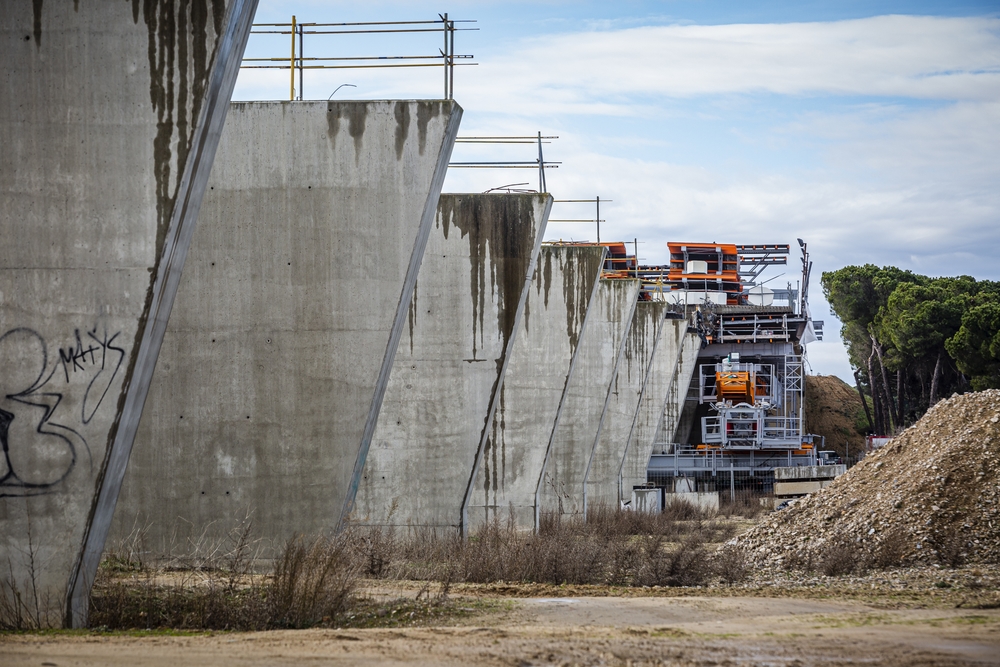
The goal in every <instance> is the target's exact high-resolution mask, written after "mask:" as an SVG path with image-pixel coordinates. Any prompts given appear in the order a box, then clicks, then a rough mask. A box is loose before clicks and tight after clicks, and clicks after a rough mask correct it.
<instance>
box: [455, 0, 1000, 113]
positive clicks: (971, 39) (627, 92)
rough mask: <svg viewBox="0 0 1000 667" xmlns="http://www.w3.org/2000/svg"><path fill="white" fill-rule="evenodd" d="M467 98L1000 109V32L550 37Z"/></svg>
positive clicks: (996, 27) (959, 27) (480, 81)
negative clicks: (934, 102) (724, 99)
mask: <svg viewBox="0 0 1000 667" xmlns="http://www.w3.org/2000/svg"><path fill="white" fill-rule="evenodd" d="M480 69H481V70H482V71H480V72H479V73H478V74H479V75H480V76H477V77H475V78H474V79H473V80H472V81H470V82H469V83H468V84H467V85H463V86H462V93H463V95H464V96H470V95H471V97H472V98H473V99H474V100H475V104H474V105H473V106H477V107H478V106H479V104H478V103H479V101H480V100H482V101H486V100H489V101H490V102H491V104H490V105H489V106H492V107H493V108H495V105H496V100H497V99H498V97H501V98H502V97H503V96H504V95H507V96H510V98H511V99H512V100H518V101H520V100H524V102H525V103H526V104H527V105H528V108H529V109H534V108H536V107H538V106H539V105H540V104H544V105H546V106H547V107H549V108H550V109H551V110H553V111H556V110H557V111H560V112H563V113H565V112H569V111H571V110H573V109H574V108H575V110H576V111H578V112H580V113H591V107H593V106H594V105H595V104H605V103H607V104H613V105H616V106H622V105H627V103H628V98H630V97H633V96H643V95H654V96H668V97H692V96H698V95H716V94H731V93H761V92H766V93H776V94H781V95H803V94H833V95H862V96H890V97H892V96H903V97H911V98H924V99H948V100H955V99H961V100H987V99H988V100H997V99H1000V20H998V19H986V18H936V17H915V16H880V17H875V18H867V19H857V20H850V21H836V22H828V23H788V24H746V25H718V26H655V27H642V28H632V29H626V30H614V31H607V32H596V31H595V32H587V33H573V34H563V35H555V36H548V37H545V38H536V39H532V40H528V41H527V42H526V43H524V44H522V45H517V46H515V47H513V48H512V50H511V55H508V56H504V57H501V58H498V59H496V60H490V61H488V62H484V63H483V64H482V65H481V67H480Z"/></svg>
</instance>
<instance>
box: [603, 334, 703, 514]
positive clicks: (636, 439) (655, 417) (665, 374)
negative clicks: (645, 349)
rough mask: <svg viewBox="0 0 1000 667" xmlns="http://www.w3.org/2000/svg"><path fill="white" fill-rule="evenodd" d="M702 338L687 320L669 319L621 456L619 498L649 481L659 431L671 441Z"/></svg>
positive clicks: (658, 344) (658, 343) (628, 495)
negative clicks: (649, 468)
mask: <svg viewBox="0 0 1000 667" xmlns="http://www.w3.org/2000/svg"><path fill="white" fill-rule="evenodd" d="M699 345H700V343H699V339H698V336H697V335H696V334H694V333H690V332H688V322H687V320H686V319H666V320H664V321H663V324H662V333H661V334H660V336H659V340H658V341H657V344H656V351H655V352H654V354H653V359H652V362H651V363H652V365H651V367H650V369H649V377H648V378H647V380H646V386H645V389H644V390H643V394H642V399H641V400H640V401H639V407H638V409H637V410H636V416H635V420H634V423H633V426H632V433H631V436H630V437H629V439H628V448H627V450H626V452H625V456H624V458H623V459H622V464H621V473H620V480H621V482H620V484H621V486H620V489H619V494H620V495H619V498H620V500H622V501H629V500H630V499H631V497H632V488H633V487H635V486H640V485H642V484H645V483H646V468H647V466H648V465H649V457H650V455H651V454H652V453H653V443H654V442H655V440H656V437H657V435H658V434H659V433H664V434H666V435H665V436H664V439H665V441H666V442H670V441H671V440H672V438H673V434H674V431H675V430H676V428H677V423H678V421H679V420H680V415H681V410H682V409H683V407H684V399H685V398H686V397H687V389H688V386H689V385H690V383H691V375H692V374H693V373H694V369H695V364H696V363H697V360H698V349H699Z"/></svg>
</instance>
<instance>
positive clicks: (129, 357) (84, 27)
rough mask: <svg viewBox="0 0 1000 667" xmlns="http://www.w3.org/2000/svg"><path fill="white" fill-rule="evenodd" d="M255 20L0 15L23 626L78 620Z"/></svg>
mask: <svg viewBox="0 0 1000 667" xmlns="http://www.w3.org/2000/svg"><path fill="white" fill-rule="evenodd" d="M227 4H228V5H229V9H228V11H229V12H233V7H234V6H235V7H237V9H236V10H235V13H228V14H227ZM255 4H256V3H253V5H255ZM252 15H253V6H252V5H251V6H248V4H247V3H246V2H242V1H240V0H234V1H233V2H230V3H222V2H212V3H209V2H208V0H194V1H193V2H191V3H188V4H186V5H182V6H180V7H175V6H174V5H173V4H172V3H160V2H148V3H146V4H145V5H144V6H143V7H142V8H140V6H139V5H138V4H137V3H131V4H130V3H121V2H119V3H107V2H99V3H82V4H81V3H72V4H71V3H66V2H49V3H42V2H34V3H27V2H20V3H13V2H8V3H4V9H3V11H2V12H0V38H2V39H0V62H3V67H2V74H0V80H2V82H3V88H2V94H0V146H3V150H2V151H0V239H2V240H3V242H2V243H0V441H2V451H3V457H2V460H0V536H2V537H0V572H3V574H2V575H0V595H2V596H4V597H5V598H6V600H7V601H8V602H9V601H10V600H11V599H12V597H14V596H16V595H18V594H21V598H20V600H21V605H20V606H19V607H17V606H15V607H16V612H15V613H20V614H23V615H24V616H25V617H26V618H27V619H28V623H29V624H37V625H41V626H53V625H61V624H73V623H77V624H78V623H81V622H83V621H84V620H85V615H86V602H87V597H88V595H89V589H90V581H92V576H93V573H94V572H95V571H96V562H97V561H96V558H91V559H90V560H89V561H87V559H86V558H85V554H87V553H88V552H89V553H91V554H92V555H93V554H95V553H96V555H97V556H99V555H100V552H101V549H102V548H103V537H104V535H105V534H106V529H107V523H108V521H109V520H110V514H111V511H112V510H113V507H114V500H115V498H116V496H117V488H118V486H117V482H118V481H120V476H119V473H120V472H121V471H122V470H123V469H124V465H125V462H126V461H127V459H128V448H129V447H130V445H131V433H130V432H129V430H128V425H129V424H130V423H131V422H132V420H133V419H137V418H138V413H139V411H140V410H141V407H142V399H143V397H144V384H143V381H142V377H143V374H144V369H145V368H151V367H152V364H154V363H155V360H156V352H157V350H158V339H157V338H156V336H155V335H154V334H155V331H154V330H155V328H156V325H157V324H158V323H160V322H162V321H163V320H164V319H165V317H166V314H167V313H169V303H170V301H171V299H172V291H171V290H172V287H171V282H170V281H171V279H172V278H174V279H175V278H176V277H177V275H179V269H180V266H181V265H182V264H183V260H184V250H185V248H184V241H185V237H184V234H185V233H186V232H187V231H189V230H190V229H191V228H192V226H193V224H194V222H195V220H196V216H197V210H198V206H199V204H200V193H201V191H202V189H203V187H204V181H205V179H206V178H207V175H208V167H210V165H211V160H212V156H213V154H214V150H215V143H216V142H217V140H218V135H217V130H218V128H219V127H221V122H222V120H223V119H224V115H225V114H224V111H225V103H228V100H229V95H230V94H231V91H232V82H233V81H234V80H235V73H236V71H237V69H236V68H237V67H238V63H239V59H240V58H241V57H242V52H243V45H244V44H245V34H244V33H243V32H240V30H244V31H248V30H249V24H250V21H251V20H252ZM234 16H236V19H234V18H233V17H234ZM237 26H242V28H241V29H237ZM234 31H236V32H240V34H241V35H242V37H238V36H234V35H235V33H234ZM241 40H242V41H241ZM220 44H221V45H222V47H221V49H220ZM217 56H219V60H216V57H217ZM227 65H228V67H227ZM223 71H224V72H228V74H224V73H223ZM227 86H228V87H227ZM220 97H222V98H224V99H223V102H222V104H221V105H219V104H218V102H219V98H220ZM219 109H221V112H220V111H219ZM212 128H215V129H214V130H213V129H212ZM151 332H152V333H151ZM29 591H31V592H30V593H29ZM6 608H7V609H8V610H10V609H11V608H10V607H6ZM81 610H82V611H81Z"/></svg>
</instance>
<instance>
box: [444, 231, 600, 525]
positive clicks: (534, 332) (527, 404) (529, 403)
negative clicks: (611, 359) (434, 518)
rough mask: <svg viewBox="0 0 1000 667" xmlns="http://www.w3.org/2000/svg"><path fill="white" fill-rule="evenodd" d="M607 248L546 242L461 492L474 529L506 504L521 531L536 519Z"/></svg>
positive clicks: (502, 510)
mask: <svg viewBox="0 0 1000 667" xmlns="http://www.w3.org/2000/svg"><path fill="white" fill-rule="evenodd" d="M604 253H605V249H604V248H603V247H598V246H589V247H587V246H576V247H567V246H552V245H544V246H542V250H541V252H540V254H539V258H538V265H537V267H536V268H535V273H534V275H533V277H532V289H530V290H529V292H528V298H527V300H526V302H525V306H524V316H523V317H522V319H521V324H520V326H519V330H518V333H517V345H515V346H514V350H513V354H512V355H511V359H510V364H509V366H508V368H507V374H506V376H505V378H504V383H503V386H502V388H501V390H500V403H499V406H498V409H497V413H496V415H495V416H494V418H493V423H492V425H491V427H490V434H489V437H488V439H487V441H486V443H485V445H484V447H483V450H482V452H481V453H480V455H479V456H478V460H477V467H476V469H475V471H474V475H473V480H474V481H473V483H472V484H470V487H469V489H468V491H467V493H466V499H465V517H466V520H465V523H464V526H465V527H466V528H467V529H471V530H475V528H476V527H477V526H480V525H482V524H483V522H484V521H487V520H492V519H493V517H495V516H499V517H500V518H501V519H502V520H504V521H505V520H506V519H507V517H508V512H509V509H508V508H510V507H513V511H514V519H515V521H516V522H517V524H518V525H519V526H520V527H522V528H533V527H534V526H535V524H536V520H537V507H536V504H535V503H536V491H537V489H538V483H539V480H540V479H541V474H542V466H543V463H544V461H545V453H546V451H547V450H548V447H549V444H550V441H551V439H552V435H553V432H554V430H555V428H556V427H557V426H558V422H559V418H560V408H561V406H562V403H563V400H564V397H565V395H566V392H565V390H566V387H567V385H568V384H569V382H570V379H571V378H572V375H573V372H574V361H575V358H576V354H577V351H578V349H579V347H580V345H581V344H582V341H583V340H584V335H585V330H586V324H587V319H588V317H587V316H588V313H589V311H590V304H591V301H592V299H593V297H594V295H595V293H596V289H597V285H598V278H599V276H600V273H601V266H602V263H603V261H604Z"/></svg>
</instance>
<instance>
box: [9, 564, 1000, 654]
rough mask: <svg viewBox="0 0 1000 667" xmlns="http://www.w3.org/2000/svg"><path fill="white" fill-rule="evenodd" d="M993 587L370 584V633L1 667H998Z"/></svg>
mask: <svg viewBox="0 0 1000 667" xmlns="http://www.w3.org/2000/svg"><path fill="white" fill-rule="evenodd" d="M998 582H1000V568H997V567H995V566H988V567H984V566H980V567H974V568H973V567H966V568H959V569H956V570H942V569H940V568H934V567H926V568H909V569H904V570H896V571H891V572H886V571H880V572H876V573H872V574H868V575H865V576H845V577H824V576H820V575H815V576H811V575H804V574H797V573H791V574H782V575H781V576H778V577H770V578H755V579H753V580H751V581H748V582H746V583H744V584H740V585H737V586H731V587H725V586H714V587H708V588H691V589H677V588H662V589H656V588H646V589H643V588H631V589H630V588H609V587H605V586H546V585H537V584H491V585H478V586H475V585H461V586H457V587H455V588H453V589H452V591H451V592H450V593H449V595H448V596H447V598H446V599H439V600H437V601H436V602H435V603H434V604H433V605H431V607H436V610H435V611H434V612H433V613H420V614H417V615H415V616H410V614H409V613H406V612H405V608H407V607H406V603H405V601H406V600H407V599H410V600H412V599H413V598H414V597H416V596H417V595H418V594H421V593H423V595H425V596H426V594H427V592H426V587H425V585H424V584H422V583H420V582H393V583H391V584H387V583H375V582H371V583H369V585H368V586H367V588H366V593H367V595H369V596H371V597H373V598H379V599H382V600H399V601H400V606H399V608H400V610H402V611H403V612H404V613H400V614H399V615H398V616H397V614H395V613H394V610H393V608H392V605H391V604H390V605H389V606H388V607H387V608H385V609H386V611H385V612H384V615H383V616H382V617H381V619H380V621H379V624H380V627H367V628H333V629H312V630H281V631H269V632H252V633H228V632H204V633H183V632H177V631H168V630H162V631H151V632H114V633H112V632H100V631H80V632H75V631H59V632H48V633H23V634H2V635H0V655H3V656H4V657H3V661H2V662H3V664H4V665H9V666H11V667H15V666H17V667H20V666H22V665H25V666H27V665H32V666H38V665H43V666H47V667H51V666H52V665H56V666H59V667H62V666H64V665H122V666H124V665H223V666H228V665H301V664H308V665H516V666H522V665H633V666H638V665H699V666H700V665H782V666H783V665H847V664H852V665H853V664H869V665H977V664H1000V594H998V588H997V583H998ZM431 595H432V597H434V596H438V595H439V592H436V591H431ZM425 609H427V607H425Z"/></svg>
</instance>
